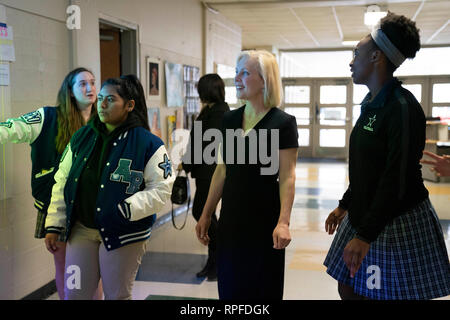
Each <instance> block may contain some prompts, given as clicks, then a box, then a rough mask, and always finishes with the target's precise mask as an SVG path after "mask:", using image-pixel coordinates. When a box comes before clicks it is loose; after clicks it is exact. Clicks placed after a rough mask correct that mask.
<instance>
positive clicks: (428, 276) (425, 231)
mask: <svg viewBox="0 0 450 320" xmlns="http://www.w3.org/2000/svg"><path fill="white" fill-rule="evenodd" d="M355 233H356V231H355V229H353V227H352V226H351V224H350V221H349V218H348V215H347V216H346V217H345V218H344V219H343V220H342V223H341V225H340V226H339V228H338V230H337V233H336V236H335V237H334V240H333V243H332V244H331V247H330V250H329V251H328V255H327V257H326V258H325V261H324V265H325V266H326V267H327V273H328V274H329V275H331V276H332V277H333V278H334V279H336V280H337V281H338V282H341V283H344V284H346V285H348V286H350V287H352V288H353V289H354V292H355V293H356V294H358V295H361V296H365V297H368V298H370V299H376V300H395V299H400V300H407V299H416V300H418V299H434V298H438V297H444V296H447V295H449V294H450V263H449V259H448V254H447V249H446V247H445V241H444V235H443V233H442V228H441V225H440V223H439V219H438V217H437V215H436V212H435V210H434V208H433V205H432V204H431V202H430V200H429V199H426V200H424V201H423V202H422V203H420V204H419V205H417V206H416V207H415V208H414V209H411V210H410V211H408V212H406V213H405V214H403V215H401V216H399V217H397V218H395V219H394V220H393V221H392V222H390V223H389V224H388V225H387V226H386V227H385V228H384V230H383V232H382V233H381V234H380V235H379V236H378V238H377V240H376V241H374V242H372V243H371V244H370V250H369V252H368V253H367V256H366V257H365V258H364V260H363V262H362V264H361V267H360V268H359V270H358V272H357V273H356V274H355V277H354V278H353V279H352V278H350V272H349V270H348V269H347V267H346V265H345V263H344V260H343V258H342V256H343V252H344V248H345V246H346V245H347V243H348V242H349V241H350V240H351V239H353V237H354V235H355Z"/></svg>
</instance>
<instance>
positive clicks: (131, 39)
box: [99, 19, 139, 83]
mask: <svg viewBox="0 0 450 320" xmlns="http://www.w3.org/2000/svg"><path fill="white" fill-rule="evenodd" d="M99 26H100V27H99V29H100V30H99V32H100V68H101V82H102V83H103V81H105V80H106V79H108V78H117V77H120V76H121V75H124V74H135V75H136V76H139V74H138V70H139V68H138V61H139V60H138V57H137V52H138V48H137V43H138V42H137V30H136V29H131V28H129V27H125V26H121V25H118V24H116V23H114V22H109V21H105V20H102V19H101V20H100V23H99Z"/></svg>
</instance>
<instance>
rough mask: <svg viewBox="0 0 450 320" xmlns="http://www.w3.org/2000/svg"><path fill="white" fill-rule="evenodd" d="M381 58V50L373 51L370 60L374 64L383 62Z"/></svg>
mask: <svg viewBox="0 0 450 320" xmlns="http://www.w3.org/2000/svg"><path fill="white" fill-rule="evenodd" d="M381 56H382V52H381V50H378V49H377V50H373V51H372V53H371V55H370V58H371V60H372V61H373V62H378V61H380V60H381Z"/></svg>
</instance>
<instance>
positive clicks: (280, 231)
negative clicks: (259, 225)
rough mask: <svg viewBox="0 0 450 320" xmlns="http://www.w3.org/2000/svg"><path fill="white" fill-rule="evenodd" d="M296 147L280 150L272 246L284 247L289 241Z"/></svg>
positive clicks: (276, 247)
mask: <svg viewBox="0 0 450 320" xmlns="http://www.w3.org/2000/svg"><path fill="white" fill-rule="evenodd" d="M296 162H297V148H290V149H282V150H280V201H281V209H280V217H279V219H278V224H277V226H276V227H275V229H274V231H273V235H272V236H273V245H274V246H273V247H274V248H275V249H284V248H286V247H287V246H288V244H289V243H290V242H291V236H290V233H289V222H290V219H291V211H292V205H293V203H294V196H295V165H296Z"/></svg>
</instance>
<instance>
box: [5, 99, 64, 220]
mask: <svg viewBox="0 0 450 320" xmlns="http://www.w3.org/2000/svg"><path fill="white" fill-rule="evenodd" d="M57 134H58V121H57V107H43V108H40V109H38V110H36V111H33V112H30V113H27V114H24V115H22V116H20V117H18V118H11V119H8V120H6V121H5V122H0V144H4V143H8V142H11V143H29V144H30V146H31V163H32V169H31V190H32V195H33V197H34V200H35V202H34V206H35V207H36V208H37V209H39V210H41V211H46V210H47V208H48V206H49V204H50V197H51V191H52V186H53V184H54V183H55V181H54V179H53V177H54V175H55V172H56V171H57V170H58V164H59V159H60V157H61V154H59V153H58V151H57V150H56V144H55V140H56V135H57Z"/></svg>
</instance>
